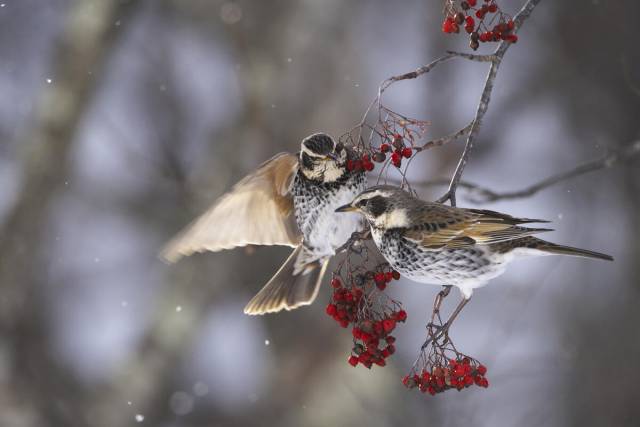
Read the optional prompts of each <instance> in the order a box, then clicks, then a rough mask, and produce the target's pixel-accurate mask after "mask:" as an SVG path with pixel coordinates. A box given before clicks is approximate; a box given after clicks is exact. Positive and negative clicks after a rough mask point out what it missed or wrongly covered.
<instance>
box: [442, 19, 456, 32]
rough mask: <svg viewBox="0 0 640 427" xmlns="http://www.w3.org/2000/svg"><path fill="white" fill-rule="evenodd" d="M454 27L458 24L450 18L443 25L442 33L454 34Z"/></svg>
mask: <svg viewBox="0 0 640 427" xmlns="http://www.w3.org/2000/svg"><path fill="white" fill-rule="evenodd" d="M454 25H456V22H455V21H454V20H453V18H451V17H449V18H447V19H445V20H444V22H443V23H442V31H443V32H445V33H453V32H454V29H453V28H454Z"/></svg>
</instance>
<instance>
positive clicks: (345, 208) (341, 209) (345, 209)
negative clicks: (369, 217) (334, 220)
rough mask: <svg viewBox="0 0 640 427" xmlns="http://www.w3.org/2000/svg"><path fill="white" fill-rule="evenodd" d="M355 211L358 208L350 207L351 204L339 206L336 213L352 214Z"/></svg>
mask: <svg viewBox="0 0 640 427" xmlns="http://www.w3.org/2000/svg"><path fill="white" fill-rule="evenodd" d="M357 210H358V208H356V207H353V206H351V203H349V204H346V205H344V206H340V207H339V208H338V209H336V212H353V211H357Z"/></svg>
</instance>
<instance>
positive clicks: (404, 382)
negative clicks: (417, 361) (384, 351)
mask: <svg viewBox="0 0 640 427" xmlns="http://www.w3.org/2000/svg"><path fill="white" fill-rule="evenodd" d="M410 380H412V378H410V377H409V375H405V376H404V378H402V384H404V386H405V387H410V385H409V384H410Z"/></svg>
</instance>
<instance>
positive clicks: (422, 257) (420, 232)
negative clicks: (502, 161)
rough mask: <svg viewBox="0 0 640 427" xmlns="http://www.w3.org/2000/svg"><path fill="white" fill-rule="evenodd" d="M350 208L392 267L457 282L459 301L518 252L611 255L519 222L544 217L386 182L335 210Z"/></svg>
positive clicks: (415, 276) (416, 276) (418, 277)
mask: <svg viewBox="0 0 640 427" xmlns="http://www.w3.org/2000/svg"><path fill="white" fill-rule="evenodd" d="M352 211H357V212H360V213H362V214H363V215H364V217H365V218H366V219H367V221H368V223H369V225H370V228H371V234H372V237H373V240H374V241H375V244H376V245H377V247H378V249H379V250H380V252H381V253H382V255H383V256H384V257H385V258H386V260H387V262H389V264H391V266H392V267H393V268H394V269H396V270H397V271H399V272H400V273H401V274H403V275H404V276H406V277H408V278H409V279H411V280H414V281H416V282H421V283H432V284H439V285H444V286H455V287H457V288H458V289H460V291H461V293H462V295H463V296H464V300H463V302H466V301H467V300H468V299H469V298H471V295H472V293H473V290H474V289H476V288H479V287H482V286H484V285H486V284H487V282H488V281H489V280H491V279H493V278H495V277H497V276H499V275H500V274H502V273H503V272H504V270H505V268H506V266H507V264H508V263H509V262H510V261H511V260H513V259H515V258H519V257H521V256H525V255H556V254H557V255H573V256H579V257H587V258H598V259H604V260H609V261H612V260H613V258H612V257H611V256H609V255H605V254H601V253H598V252H592V251H588V250H584V249H578V248H572V247H569V246H562V245H556V244H555V243H550V242H546V241H544V240H541V239H538V238H536V237H533V236H532V235H534V234H537V233H541V232H544V231H551V230H550V229H546V228H528V227H522V226H520V224H526V223H535V222H548V221H544V220H539V219H529V218H515V217H512V216H510V215H506V214H503V213H500V212H494V211H490V210H482V209H463V208H457V207H452V206H447V205H443V204H441V203H430V202H425V201H423V200H420V199H417V198H415V197H413V196H412V195H411V194H410V193H408V192H406V191H404V190H402V189H400V188H398V187H393V186H388V185H381V186H376V187H372V188H369V189H367V190H365V191H364V192H362V193H360V194H359V195H358V196H357V197H356V198H355V199H354V200H353V201H352V202H351V203H349V204H347V205H345V206H342V207H340V208H338V209H337V210H336V212H352Z"/></svg>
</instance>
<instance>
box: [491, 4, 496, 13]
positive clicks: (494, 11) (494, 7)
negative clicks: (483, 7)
mask: <svg viewBox="0 0 640 427" xmlns="http://www.w3.org/2000/svg"><path fill="white" fill-rule="evenodd" d="M497 10H498V5H497V4H495V3H492V4H490V5H489V12H491V13H496V11H497Z"/></svg>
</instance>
